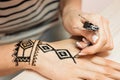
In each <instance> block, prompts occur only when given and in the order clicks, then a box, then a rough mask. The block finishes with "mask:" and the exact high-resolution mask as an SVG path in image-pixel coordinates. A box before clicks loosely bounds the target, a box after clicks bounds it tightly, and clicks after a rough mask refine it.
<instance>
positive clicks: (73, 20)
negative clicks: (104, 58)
mask: <svg viewBox="0 0 120 80" xmlns="http://www.w3.org/2000/svg"><path fill="white" fill-rule="evenodd" d="M62 20H63V25H64V27H65V29H66V30H67V31H68V32H69V33H70V34H72V35H73V36H83V37H85V38H86V39H87V40H88V41H89V42H91V43H92V45H91V46H89V47H86V48H84V47H82V44H81V43H80V42H77V45H78V46H79V47H80V48H81V47H82V48H84V49H83V50H82V51H81V53H80V54H79V55H87V54H95V53H98V52H104V51H108V50H112V49H113V41H112V36H111V33H110V29H109V21H108V20H107V19H105V18H104V17H102V16H100V15H98V14H90V13H82V12H80V11H78V10H68V11H67V10H66V11H64V13H62ZM86 20H88V21H89V22H91V23H93V24H94V25H97V26H98V27H99V30H98V31H96V32H94V31H89V30H86V29H84V28H83V26H84V23H85V21H86Z"/></svg>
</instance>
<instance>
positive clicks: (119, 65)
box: [91, 57, 120, 71]
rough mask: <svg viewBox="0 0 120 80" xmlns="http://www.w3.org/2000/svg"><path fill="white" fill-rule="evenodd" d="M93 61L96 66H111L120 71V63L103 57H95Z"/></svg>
mask: <svg viewBox="0 0 120 80" xmlns="http://www.w3.org/2000/svg"><path fill="white" fill-rule="evenodd" d="M91 61H92V62H93V63H95V64H99V65H103V66H110V67H112V68H114V69H116V70H119V71H120V63H117V62H114V61H111V60H108V59H104V58H102V57H93V58H92V59H91Z"/></svg>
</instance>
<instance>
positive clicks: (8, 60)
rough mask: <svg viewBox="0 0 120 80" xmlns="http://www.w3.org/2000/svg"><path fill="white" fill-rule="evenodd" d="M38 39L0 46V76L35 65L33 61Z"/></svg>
mask: <svg viewBox="0 0 120 80" xmlns="http://www.w3.org/2000/svg"><path fill="white" fill-rule="evenodd" d="M38 42H40V41H39V40H36V41H32V40H30V41H29V42H28V43H26V42H25V43H23V42H19V43H14V44H9V45H2V46H0V76H3V75H7V74H11V73H14V72H17V71H19V70H23V69H28V67H29V68H30V67H31V66H35V64H34V62H33V58H34V54H35V51H36V46H37V44H38Z"/></svg>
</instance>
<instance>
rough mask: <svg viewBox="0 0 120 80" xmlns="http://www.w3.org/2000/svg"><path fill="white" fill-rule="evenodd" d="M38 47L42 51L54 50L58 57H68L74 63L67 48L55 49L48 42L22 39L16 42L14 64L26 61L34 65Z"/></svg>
mask: <svg viewBox="0 0 120 80" xmlns="http://www.w3.org/2000/svg"><path fill="white" fill-rule="evenodd" d="M39 49H40V50H41V51H42V52H43V53H47V52H50V51H54V52H55V53H56V55H57V56H58V58H59V59H61V60H63V59H68V58H70V59H72V60H73V62H74V63H75V64H76V61H75V57H73V56H72V55H71V53H70V52H69V51H68V50H67V49H55V48H53V47H52V46H50V45H49V44H42V42H41V41H32V40H23V41H20V42H19V43H17V44H16V48H15V53H14V54H13V56H14V58H15V59H14V62H15V63H16V66H18V65H19V63H20V62H28V63H29V65H32V66H36V64H35V62H36V61H37V56H38V53H39Z"/></svg>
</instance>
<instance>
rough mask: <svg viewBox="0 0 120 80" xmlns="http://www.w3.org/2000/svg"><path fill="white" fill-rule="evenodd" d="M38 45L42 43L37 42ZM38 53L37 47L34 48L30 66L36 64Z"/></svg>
mask: <svg viewBox="0 0 120 80" xmlns="http://www.w3.org/2000/svg"><path fill="white" fill-rule="evenodd" d="M38 44H39V45H40V44H42V42H41V41H39V42H38ZM38 44H37V45H38ZM38 51H39V47H38V46H36V48H35V53H34V56H33V60H32V66H36V64H35V62H36V59H37V56H38V53H39V52H38Z"/></svg>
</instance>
